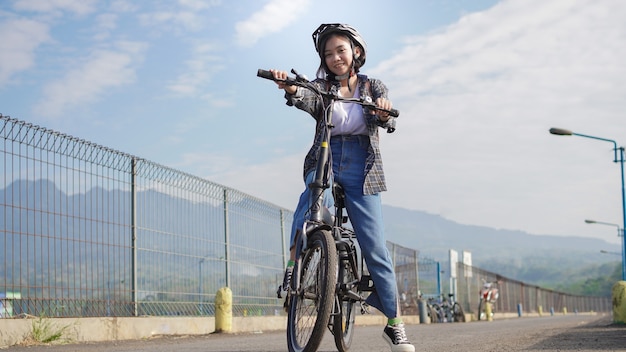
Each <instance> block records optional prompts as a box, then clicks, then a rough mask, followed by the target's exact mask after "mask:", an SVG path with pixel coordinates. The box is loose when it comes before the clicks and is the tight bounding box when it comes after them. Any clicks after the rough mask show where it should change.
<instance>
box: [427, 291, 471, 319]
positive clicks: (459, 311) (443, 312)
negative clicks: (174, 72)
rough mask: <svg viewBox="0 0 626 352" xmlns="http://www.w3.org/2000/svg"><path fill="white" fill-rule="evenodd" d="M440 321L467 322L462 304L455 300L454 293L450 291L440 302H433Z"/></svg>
mask: <svg viewBox="0 0 626 352" xmlns="http://www.w3.org/2000/svg"><path fill="white" fill-rule="evenodd" d="M432 305H433V309H434V310H435V311H436V314H437V320H438V322H439V323H452V322H455V323H458V322H465V312H464V311H463V308H462V307H461V305H460V304H459V303H458V302H456V301H454V293H449V294H448V298H445V297H444V298H443V299H442V300H441V302H439V303H433V304H432Z"/></svg>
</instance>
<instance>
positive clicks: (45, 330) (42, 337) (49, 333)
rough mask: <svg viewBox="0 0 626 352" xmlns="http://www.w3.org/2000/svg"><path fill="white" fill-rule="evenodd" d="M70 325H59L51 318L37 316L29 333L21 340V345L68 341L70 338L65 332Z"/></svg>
mask: <svg viewBox="0 0 626 352" xmlns="http://www.w3.org/2000/svg"><path fill="white" fill-rule="evenodd" d="M71 326H72V325H71V324H70V325H62V326H59V325H58V324H55V323H54V322H53V321H52V319H50V318H47V317H45V316H43V315H42V316H39V317H38V318H36V319H35V320H33V323H32V325H31V330H30V333H29V334H28V335H27V336H26V339H24V341H23V342H22V345H38V344H52V343H69V342H71V341H72V339H71V338H69V337H68V336H66V332H67V331H68V329H69V328H70V327H71Z"/></svg>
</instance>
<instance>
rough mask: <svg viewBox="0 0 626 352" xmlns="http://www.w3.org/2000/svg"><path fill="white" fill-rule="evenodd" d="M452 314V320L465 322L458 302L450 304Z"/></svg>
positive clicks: (463, 313)
mask: <svg viewBox="0 0 626 352" xmlns="http://www.w3.org/2000/svg"><path fill="white" fill-rule="evenodd" d="M452 314H453V317H454V322H456V323H465V312H464V311H463V308H462V307H461V305H460V304H459V303H458V302H454V305H452Z"/></svg>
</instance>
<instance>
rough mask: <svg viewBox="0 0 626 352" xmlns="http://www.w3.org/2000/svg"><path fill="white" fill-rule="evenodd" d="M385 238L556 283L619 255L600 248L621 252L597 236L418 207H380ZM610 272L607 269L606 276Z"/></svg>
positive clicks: (425, 252) (444, 258)
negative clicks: (495, 223) (483, 222)
mask: <svg viewBox="0 0 626 352" xmlns="http://www.w3.org/2000/svg"><path fill="white" fill-rule="evenodd" d="M383 213H384V216H385V228H386V235H387V239H388V240H389V241H392V242H395V243H398V244H400V245H402V246H405V247H409V248H414V249H417V250H419V251H420V255H421V256H426V257H431V258H432V259H434V260H436V261H439V262H441V263H442V268H446V267H447V264H448V261H449V260H448V251H449V250H450V249H454V250H456V251H458V252H459V253H461V252H462V251H469V252H471V253H472V265H474V266H477V267H480V268H481V269H484V270H488V271H492V272H496V273H499V274H501V275H503V276H506V277H509V278H512V279H516V280H520V281H524V282H527V283H534V284H540V283H544V282H552V283H558V282H560V281H561V280H563V279H564V278H565V277H570V276H572V275H573V276H576V275H577V274H576V273H582V272H587V273H588V275H597V273H595V272H597V270H593V269H592V268H598V267H601V266H602V265H604V264H607V263H614V262H616V261H618V262H620V263H621V258H620V257H619V256H614V255H606V254H603V253H601V252H600V251H601V250H608V251H614V252H621V247H620V246H619V245H618V244H613V243H609V242H606V241H603V240H600V239H593V238H584V237H574V236H568V237H565V236H553V235H535V234H529V233H526V232H523V231H516V230H506V229H494V228H489V227H484V226H474V225H465V224H459V223H457V222H454V221H451V220H447V219H445V218H443V217H441V216H439V215H435V214H429V213H426V212H423V211H416V210H408V209H404V208H399V207H394V206H390V205H383ZM610 274H611V273H610V272H609V273H607V275H610Z"/></svg>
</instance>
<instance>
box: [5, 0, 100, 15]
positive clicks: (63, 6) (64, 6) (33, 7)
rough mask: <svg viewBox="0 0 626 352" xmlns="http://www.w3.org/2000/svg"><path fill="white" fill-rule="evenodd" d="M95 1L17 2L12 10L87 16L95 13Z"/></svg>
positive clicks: (53, 0)
mask: <svg viewBox="0 0 626 352" xmlns="http://www.w3.org/2000/svg"><path fill="white" fill-rule="evenodd" d="M96 3H97V2H96V0H46V1H40V0H18V1H16V2H15V4H14V6H13V7H14V8H15V9H16V10H18V11H33V12H41V13H55V12H59V11H66V12H71V13H74V14H76V15H87V14H90V13H92V12H94V11H95V9H96Z"/></svg>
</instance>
